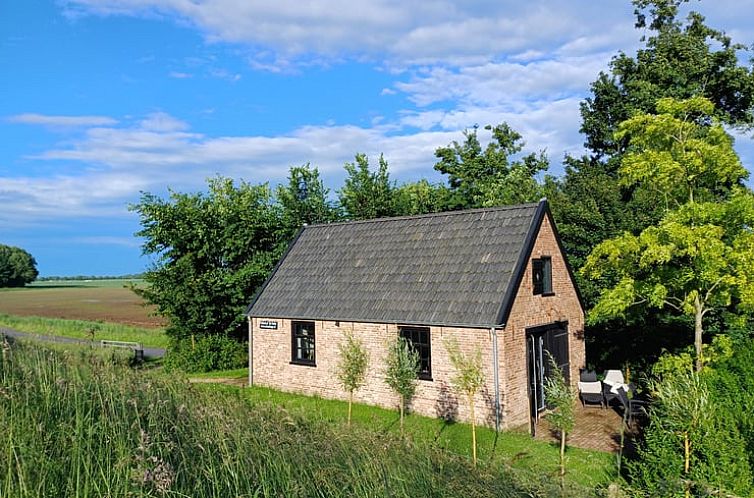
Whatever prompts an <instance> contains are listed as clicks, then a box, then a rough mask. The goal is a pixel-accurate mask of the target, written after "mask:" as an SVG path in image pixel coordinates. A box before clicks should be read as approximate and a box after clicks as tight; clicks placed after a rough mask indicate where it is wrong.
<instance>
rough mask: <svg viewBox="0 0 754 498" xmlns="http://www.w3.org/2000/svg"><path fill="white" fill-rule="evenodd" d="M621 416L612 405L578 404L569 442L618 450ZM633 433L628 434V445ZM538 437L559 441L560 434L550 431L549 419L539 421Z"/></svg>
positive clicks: (595, 447) (572, 444)
mask: <svg viewBox="0 0 754 498" xmlns="http://www.w3.org/2000/svg"><path fill="white" fill-rule="evenodd" d="M620 426H621V416H620V414H619V413H618V412H617V411H616V410H615V409H614V408H612V407H610V408H605V409H602V408H599V407H594V406H588V407H587V408H584V407H582V406H581V404H578V406H577V408H576V425H575V427H574V430H573V432H572V433H571V434H569V435H568V444H569V445H571V446H575V447H578V448H585V449H590V450H600V451H609V452H616V451H618V450H619V449H620ZM630 436H631V434H628V433H627V434H626V440H627V441H626V445H627V446H628V445H629V443H630V441H628V440H629V439H630ZM536 438H537V439H541V440H545V441H552V442H555V443H557V442H559V441H560V439H559V436H558V435H557V434H554V433H553V432H552V431H550V427H549V425H548V423H547V420H545V419H544V418H542V419H540V420H539V422H538V423H537V436H536Z"/></svg>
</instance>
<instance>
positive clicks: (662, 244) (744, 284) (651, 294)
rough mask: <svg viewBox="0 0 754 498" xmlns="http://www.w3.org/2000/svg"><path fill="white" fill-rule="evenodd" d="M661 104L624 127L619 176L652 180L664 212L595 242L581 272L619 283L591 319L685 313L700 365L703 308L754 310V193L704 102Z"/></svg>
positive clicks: (602, 299)
mask: <svg viewBox="0 0 754 498" xmlns="http://www.w3.org/2000/svg"><path fill="white" fill-rule="evenodd" d="M658 111H660V112H661V114H659V115H647V114H642V115H638V116H636V117H634V118H631V119H629V120H627V121H626V122H625V123H623V124H622V125H621V127H620V129H619V132H618V134H619V135H630V147H629V149H628V152H627V154H626V155H625V157H624V160H623V164H622V165H621V169H620V174H621V181H622V182H623V183H624V184H625V185H632V184H634V183H637V182H641V183H645V184H648V185H651V188H652V189H656V190H657V191H658V192H659V193H660V194H661V195H662V197H663V198H664V199H666V205H667V206H668V210H667V212H666V214H665V215H664V217H663V218H662V220H661V221H660V222H659V224H658V225H656V226H651V227H649V228H646V229H645V230H643V231H642V232H641V233H640V234H639V235H634V234H631V233H628V232H626V233H624V234H623V235H621V236H618V237H616V238H613V239H610V240H607V241H604V242H602V243H601V244H599V245H598V246H597V247H595V249H594V251H593V252H592V254H591V255H590V256H589V258H588V259H587V262H586V264H585V265H584V267H583V269H582V271H583V273H584V274H585V275H586V276H588V277H591V278H593V279H600V278H603V276H604V275H605V274H606V273H608V272H609V273H612V274H613V275H615V276H616V277H617V283H616V284H615V285H613V286H612V287H611V288H607V289H606V290H604V291H603V292H602V293H601V295H600V298H599V301H598V302H597V304H596V306H595V307H594V308H593V309H592V310H591V312H590V313H589V318H590V320H591V321H593V322H598V321H600V320H604V319H607V318H612V317H615V316H621V315H622V314H623V313H624V312H625V311H626V309H628V308H629V307H632V306H635V305H644V306H648V307H654V308H663V307H667V308H670V309H672V310H674V311H676V312H678V313H681V314H685V315H689V316H692V317H693V318H694V346H695V350H696V365H697V369H698V370H699V369H701V367H702V363H703V360H702V335H703V332H704V326H703V319H704V316H705V315H706V314H707V313H709V312H710V311H712V310H714V309H715V308H725V307H728V306H731V305H733V306H734V307H737V308H740V309H743V310H754V290H752V285H753V284H754V268H753V264H754V233H752V232H751V226H754V195H752V193H751V191H749V190H748V189H745V188H744V187H741V186H740V185H738V184H739V183H740V182H741V179H742V178H744V177H745V176H746V175H747V173H746V170H745V169H744V168H743V166H742V165H741V163H740V161H739V160H738V156H737V155H736V154H735V152H734V151H733V149H732V140H731V139H730V137H729V136H728V135H727V134H726V133H725V131H724V130H723V129H722V126H721V124H720V123H719V122H717V121H716V120H714V118H712V117H711V116H710V114H711V112H710V111H711V104H710V102H709V101H708V100H706V99H703V98H693V99H689V100H686V101H675V100H673V99H662V100H660V101H659V102H658ZM676 206H677V207H676ZM671 208H675V209H672V210H671Z"/></svg>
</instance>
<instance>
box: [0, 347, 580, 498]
mask: <svg viewBox="0 0 754 498" xmlns="http://www.w3.org/2000/svg"><path fill="white" fill-rule="evenodd" d="M0 420H1V421H2V424H3V430H2V431H0V469H2V471H0V496H4V497H20V498H26V497H39V496H67V497H81V498H84V497H94V496H175V497H178V496H181V497H186V496H191V497H199V498H200V497H218V498H219V497H252V496H290V497H299V496H300V497H303V496H307V497H308V496H322V497H325V496H336V497H337V496H363V497H367V496H368V497H372V496H395V497H403V496H469V497H482V496H501V497H507V496H511V497H512V496H556V495H559V491H558V490H557V489H556V487H554V486H552V484H551V483H547V482H531V481H527V482H524V481H522V480H521V477H520V476H518V475H516V474H513V473H512V472H511V471H508V470H506V469H504V468H495V469H492V468H488V469H481V470H480V469H473V468H471V467H470V465H469V463H468V461H467V460H465V459H463V458H460V457H457V456H453V455H451V454H448V453H446V452H445V451H443V450H440V449H437V448H434V447H432V446H431V445H426V446H423V445H417V444H414V443H410V442H408V441H407V440H405V439H403V438H400V437H398V436H395V435H392V434H389V433H378V432H375V431H370V430H368V429H361V428H356V429H353V430H351V431H346V430H345V428H343V427H340V426H333V425H332V424H328V423H326V422H324V421H319V420H317V419H315V418H312V417H307V416H303V415H301V414H296V413H291V412H288V411H286V410H284V409H281V408H278V407H277V406H275V405H273V404H262V403H260V404H250V403H249V402H248V401H246V400H243V399H242V398H241V397H240V396H239V395H234V394H232V393H227V392H218V391H210V390H203V389H196V388H194V387H192V386H191V385H189V384H188V383H186V382H185V381H183V380H179V379H173V378H168V377H166V376H161V375H159V374H156V373H153V372H152V373H150V372H144V371H134V370H131V369H129V368H128V367H127V366H124V365H121V364H118V362H113V361H112V360H111V359H110V358H105V357H102V356H97V355H94V354H91V353H90V352H87V351H84V350H82V351H78V352H70V351H56V350H52V349H48V348H43V347H41V346H37V345H31V344H23V343H20V342H16V343H15V344H14V345H13V346H12V347H9V346H8V345H7V344H4V345H3V346H2V355H1V356H0ZM587 494H588V493H587V492H586V491H585V490H583V489H582V490H575V491H573V496H585V495H587Z"/></svg>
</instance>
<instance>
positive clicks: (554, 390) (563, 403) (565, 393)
mask: <svg viewBox="0 0 754 498" xmlns="http://www.w3.org/2000/svg"><path fill="white" fill-rule="evenodd" d="M547 356H548V361H549V362H550V375H548V376H547V379H545V385H544V390H545V399H546V400H547V404H548V406H550V407H551V408H552V409H551V410H550V411H549V412H548V413H547V415H545V417H546V418H547V421H548V422H549V423H550V425H551V426H552V427H553V428H554V429H555V430H557V431H558V433H559V434H560V487H561V488H563V487H564V486H565V449H566V439H567V438H568V434H569V433H570V432H571V431H572V430H573V426H574V424H575V423H576V413H575V411H576V393H575V392H574V391H573V388H571V386H570V385H569V384H568V382H567V381H566V379H565V376H564V375H563V370H561V368H560V367H559V366H558V364H557V362H556V361H555V359H554V358H553V357H552V355H550V353H549V352H548V353H547Z"/></svg>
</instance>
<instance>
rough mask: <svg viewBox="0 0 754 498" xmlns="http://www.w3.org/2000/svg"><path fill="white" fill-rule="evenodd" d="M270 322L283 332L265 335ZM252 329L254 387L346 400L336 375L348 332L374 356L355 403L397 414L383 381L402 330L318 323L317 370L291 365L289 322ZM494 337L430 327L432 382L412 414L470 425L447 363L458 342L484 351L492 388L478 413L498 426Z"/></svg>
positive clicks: (425, 383) (422, 384)
mask: <svg viewBox="0 0 754 498" xmlns="http://www.w3.org/2000/svg"><path fill="white" fill-rule="evenodd" d="M265 319H266V320H275V321H277V323H278V329H277V330H262V329H260V327H259V322H260V321H261V320H265ZM252 325H253V343H252V354H253V361H254V365H253V366H254V373H253V376H254V378H253V382H254V384H255V385H262V386H268V387H272V388H275V389H280V390H283V391H291V392H297V393H303V394H308V395H318V396H322V397H325V398H335V399H344V400H345V399H347V398H348V395H347V393H346V392H345V391H344V390H343V389H342V388H341V386H340V385H339V383H338V381H337V377H336V374H335V372H336V368H337V363H338V344H340V342H341V341H343V339H344V337H345V334H346V333H347V332H353V335H354V336H355V337H357V338H359V339H360V340H361V341H362V343H363V344H364V346H365V347H366V348H367V351H368V353H369V367H368V370H367V377H366V383H365V385H364V386H363V387H362V388H360V389H358V390H357V391H356V392H355V393H354V399H355V400H356V401H358V402H361V403H367V404H372V405H378V406H382V407H385V408H391V409H397V407H398V397H397V396H396V395H395V394H394V393H393V392H392V391H391V389H390V388H389V387H388V386H387V384H385V381H384V378H385V374H384V368H385V367H384V365H385V358H386V356H387V351H388V346H389V344H390V343H391V342H392V341H395V340H396V337H397V336H398V326H397V325H395V324H373V323H353V322H334V321H321V320H319V321H315V348H316V353H315V356H316V366H308V365H298V364H292V363H291V321H290V320H287V319H273V318H264V319H260V318H254V319H253V320H252ZM491 337H492V336H491V333H490V331H489V330H488V329H471V328H452V327H430V344H431V370H432V380H431V381H430V380H419V381H418V384H417V390H416V395H415V396H414V398H413V399H412V401H411V405H410V409H411V410H412V411H414V412H416V413H420V414H422V415H427V416H430V417H438V416H448V417H452V418H455V419H458V420H468V419H469V416H468V407H467V402H466V400H465V399H464V398H462V397H461V396H460V395H459V394H458V393H457V392H455V391H454V390H453V387H452V386H451V384H450V379H451V377H452V375H453V373H454V371H453V367H452V366H451V364H450V360H449V359H448V353H447V350H446V348H445V341H446V340H448V339H450V338H455V340H456V341H457V342H458V345H459V347H460V348H461V350H462V351H464V352H467V353H473V352H474V351H475V348H479V350H480V351H481V353H482V362H483V365H484V368H485V377H486V379H487V385H486V386H485V388H484V389H482V392H481V393H480V394H479V395H478V396H477V399H476V403H475V405H476V408H475V412H476V417H477V421H478V422H479V423H481V424H487V425H494V421H495V412H494V392H495V391H494V383H493V368H492V339H491Z"/></svg>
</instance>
